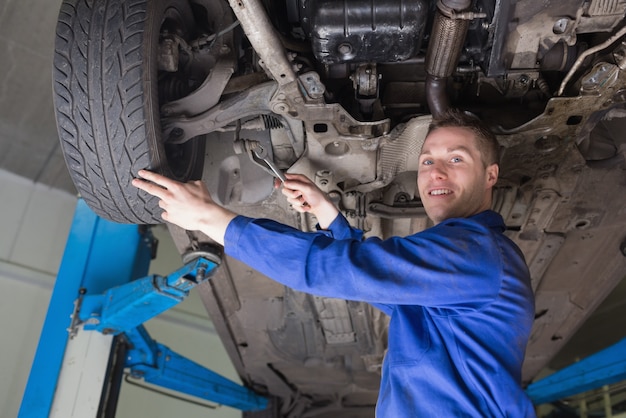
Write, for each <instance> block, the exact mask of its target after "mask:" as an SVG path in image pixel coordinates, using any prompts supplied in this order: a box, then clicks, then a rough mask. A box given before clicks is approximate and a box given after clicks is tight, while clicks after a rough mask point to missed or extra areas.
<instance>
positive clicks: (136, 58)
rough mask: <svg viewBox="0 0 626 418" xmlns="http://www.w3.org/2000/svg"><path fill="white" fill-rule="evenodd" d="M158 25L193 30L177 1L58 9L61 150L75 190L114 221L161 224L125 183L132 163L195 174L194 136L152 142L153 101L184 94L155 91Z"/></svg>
mask: <svg viewBox="0 0 626 418" xmlns="http://www.w3.org/2000/svg"><path fill="white" fill-rule="evenodd" d="M164 28H167V29H168V30H169V31H176V34H177V35H178V36H181V37H183V38H187V39H190V38H191V37H192V36H194V34H193V30H194V28H195V22H194V17H193V13H192V9H191V7H190V5H189V3H188V2H187V0H144V1H127V0H66V1H64V2H63V4H62V6H61V9H60V12H59V18H58V22H57V28H56V38H55V53H54V69H53V84H54V104H55V112H56V120H57V127H58V133H59V138H60V143H61V148H62V152H63V156H64V158H65V161H66V164H67V167H68V169H69V173H70V176H71V178H72V180H73V182H74V184H75V186H76V188H77V190H78V192H79V194H80V196H81V197H82V198H83V199H84V200H85V202H86V203H87V204H88V205H89V206H90V207H91V208H92V209H93V210H94V212H96V213H97V214H98V215H99V216H101V217H103V218H105V219H108V220H112V221H115V222H120V223H137V224H156V223H161V222H162V220H161V216H160V214H161V209H160V208H159V206H158V199H156V198H154V197H152V196H149V195H147V194H146V193H144V192H143V191H139V190H138V189H136V188H135V187H133V186H132V185H131V181H132V179H133V178H134V177H136V175H137V171H138V170H140V169H144V168H145V169H149V170H153V171H156V172H159V173H161V174H164V175H166V176H168V177H170V178H173V179H175V180H179V181H187V180H190V179H199V178H200V177H201V175H202V166H203V161H204V147H205V143H204V139H205V138H204V137H197V138H193V139H192V140H190V141H188V142H186V143H184V144H179V145H171V144H164V143H163V141H162V140H161V122H160V113H159V108H160V106H161V105H163V104H164V103H166V102H167V101H171V100H176V99H178V98H180V97H184V95H186V94H188V93H189V92H188V91H186V92H178V93H176V94H178V97H167V98H164V97H159V96H160V94H159V91H161V90H162V89H161V85H160V84H161V83H162V82H163V80H166V79H167V78H168V77H171V76H170V75H169V74H167V73H166V74H163V72H161V71H159V70H158V65H157V55H158V53H159V36H160V32H161V30H163V29H164ZM181 71H182V70H181ZM183 75H184V74H183ZM176 76H177V77H178V78H179V79H180V77H181V75H180V74H177V75H176ZM157 80H159V82H157ZM178 84H181V83H180V82H179V83H178ZM182 84H183V85H184V84H185V83H182ZM187 84H189V83H187ZM185 88H188V87H185ZM170 90H173V89H170ZM174 90H175V89H174ZM179 90H180V89H179ZM161 96H163V95H162V94H161Z"/></svg>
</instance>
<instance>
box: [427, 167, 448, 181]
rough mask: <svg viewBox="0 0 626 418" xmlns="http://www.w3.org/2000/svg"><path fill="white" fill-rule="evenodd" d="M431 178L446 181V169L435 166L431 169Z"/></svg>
mask: <svg viewBox="0 0 626 418" xmlns="http://www.w3.org/2000/svg"><path fill="white" fill-rule="evenodd" d="M430 176H431V177H432V178H433V179H444V178H447V177H448V175H447V173H446V171H445V169H444V168H443V167H442V166H441V165H440V164H434V165H433V167H432V168H431V169H430Z"/></svg>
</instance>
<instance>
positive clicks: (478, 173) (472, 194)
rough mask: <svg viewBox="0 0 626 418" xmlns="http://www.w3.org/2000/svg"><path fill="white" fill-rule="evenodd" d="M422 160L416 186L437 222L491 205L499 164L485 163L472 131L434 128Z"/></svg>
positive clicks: (473, 212)
mask: <svg viewBox="0 0 626 418" xmlns="http://www.w3.org/2000/svg"><path fill="white" fill-rule="evenodd" d="M419 162H420V164H419V169H418V175H417V187H418V189H419V194H420V197H421V199H422V203H423V204H424V209H425V210H426V213H427V214H428V216H429V217H430V219H432V221H433V222H434V223H435V224H438V223H439V222H441V221H443V220H445V219H449V218H459V217H468V216H471V215H474V214H476V213H478V212H482V211H483V210H486V209H489V208H490V207H491V189H492V187H493V186H494V184H495V183H496V181H497V179H498V165H497V164H490V165H485V163H484V162H483V158H482V156H481V153H480V150H479V149H478V146H477V143H476V139H475V136H474V133H473V132H472V131H471V130H469V129H467V128H462V127H443V128H438V129H435V130H434V131H431V133H430V134H429V135H428V136H427V137H426V140H425V141H424V146H423V147H422V153H421V155H420V159H419Z"/></svg>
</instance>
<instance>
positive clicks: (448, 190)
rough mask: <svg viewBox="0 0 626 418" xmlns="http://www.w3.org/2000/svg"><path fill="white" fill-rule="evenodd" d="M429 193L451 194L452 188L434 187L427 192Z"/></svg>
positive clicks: (437, 194) (438, 194) (435, 194)
mask: <svg viewBox="0 0 626 418" xmlns="http://www.w3.org/2000/svg"><path fill="white" fill-rule="evenodd" d="M428 194H429V195H431V196H441V195H446V194H452V190H450V189H434V190H431V191H430V192H428Z"/></svg>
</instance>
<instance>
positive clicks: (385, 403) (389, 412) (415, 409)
mask: <svg viewBox="0 0 626 418" xmlns="http://www.w3.org/2000/svg"><path fill="white" fill-rule="evenodd" d="M497 158H498V143H497V141H496V139H495V137H494V135H493V134H492V133H491V132H489V130H487V129H485V127H484V126H483V125H482V124H481V123H480V122H479V121H478V120H477V119H476V118H473V117H470V116H468V115H466V114H464V113H462V112H460V111H450V112H448V114H447V115H445V116H444V118H441V119H440V120H438V121H437V122H434V123H433V124H432V125H431V127H430V129H429V133H428V135H427V137H426V140H425V142H424V146H423V148H422V151H421V155H420V157H419V163H420V164H419V170H418V181H417V186H418V190H419V194H420V197H421V200H422V203H423V205H424V208H425V210H426V213H427V214H428V216H429V217H430V219H431V220H432V221H433V222H434V224H435V226H433V227H431V228H429V229H427V230H425V231H422V232H419V233H416V234H413V235H410V236H408V237H405V238H401V237H392V238H389V239H386V240H380V239H378V238H368V239H365V240H363V239H361V236H362V233H361V232H360V231H357V230H355V229H352V228H351V227H350V226H349V225H348V222H347V221H346V219H345V218H344V217H343V216H342V215H341V214H340V212H339V211H338V209H337V208H336V207H335V206H334V205H333V203H332V202H331V201H330V200H328V199H327V198H326V196H325V195H324V193H323V192H321V191H320V190H319V189H318V188H317V187H316V186H315V184H314V183H312V182H311V181H310V180H308V179H307V178H306V177H305V176H302V175H287V178H288V181H286V182H285V183H284V187H283V194H284V195H285V196H286V197H287V200H288V201H289V203H291V204H292V205H293V206H294V207H295V208H296V209H297V210H299V211H309V212H311V213H312V214H314V215H315V216H316V218H317V220H318V222H319V228H320V231H319V232H302V231H299V230H296V229H294V228H291V227H289V226H286V225H282V224H280V223H277V222H274V221H271V220H267V219H251V218H247V217H243V216H238V215H236V214H235V213H233V212H231V211H229V210H227V209H225V208H223V207H221V206H219V205H217V204H216V203H214V201H213V200H212V199H211V196H210V195H209V192H208V191H207V189H206V187H205V186H204V184H203V183H202V182H200V181H196V182H189V183H186V184H182V183H178V182H175V181H173V180H170V179H167V178H165V177H163V176H160V175H157V174H154V173H151V172H148V171H145V170H142V171H140V172H139V176H140V177H142V178H143V179H136V180H134V181H133V184H134V185H135V186H136V187H138V188H140V189H142V190H144V191H146V192H148V193H150V194H153V195H154V196H157V197H158V198H159V199H161V202H160V206H161V208H162V209H163V210H164V212H163V215H162V216H163V219H164V220H166V221H168V222H171V223H174V224H177V225H179V226H180V227H182V228H184V229H187V230H199V231H202V232H204V233H205V234H207V235H208V236H209V237H211V238H212V239H214V240H215V241H217V242H219V243H222V244H224V248H225V252H226V253H227V254H229V255H230V256H232V257H234V258H236V259H239V260H241V261H243V262H244V263H246V264H248V265H250V266H251V267H253V268H255V269H257V270H258V271H260V272H261V273H264V274H265V275H267V276H269V277H270V278H272V279H274V280H276V281H278V282H280V283H282V284H284V285H286V286H289V287H292V288H294V289H296V290H300V291H303V292H308V293H312V294H315V295H321V296H327V297H337V298H343V299H350V300H359V301H364V302H369V303H371V304H372V305H374V306H376V307H377V308H379V309H381V310H382V311H383V312H385V313H386V314H388V315H389V316H390V317H391V320H390V325H389V332H388V335H389V337H388V338H389V341H388V352H387V354H386V357H385V361H384V364H383V370H382V379H381V385H380V393H379V398H378V403H377V406H376V415H377V416H378V417H383V418H400V417H461V416H463V417H465V416H472V417H496V416H497V417H532V416H534V415H535V412H534V409H533V405H532V404H531V402H530V400H529V399H528V398H527V396H526V395H525V393H524V391H523V390H522V388H521V383H520V382H521V366H522V362H523V359H524V352H525V348H526V343H527V341H528V337H529V334H530V329H531V325H532V321H533V315H534V298H533V293H532V289H531V286H530V278H529V272H528V269H527V266H526V264H525V262H524V258H523V255H522V254H521V252H520V250H519V249H518V248H517V246H516V245H515V244H514V243H513V242H512V241H510V240H509V239H508V238H506V237H505V236H504V235H503V232H504V229H505V225H504V222H503V220H502V217H501V216H500V215H499V214H497V213H496V212H493V211H491V210H490V207H491V194H492V188H493V186H494V184H495V183H496V181H497V177H498V171H499V168H498V164H497ZM144 179H145V180H144ZM146 180H147V181H146Z"/></svg>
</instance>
